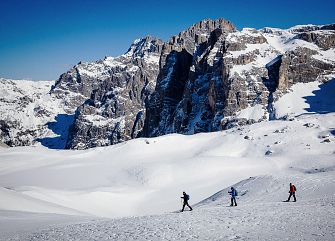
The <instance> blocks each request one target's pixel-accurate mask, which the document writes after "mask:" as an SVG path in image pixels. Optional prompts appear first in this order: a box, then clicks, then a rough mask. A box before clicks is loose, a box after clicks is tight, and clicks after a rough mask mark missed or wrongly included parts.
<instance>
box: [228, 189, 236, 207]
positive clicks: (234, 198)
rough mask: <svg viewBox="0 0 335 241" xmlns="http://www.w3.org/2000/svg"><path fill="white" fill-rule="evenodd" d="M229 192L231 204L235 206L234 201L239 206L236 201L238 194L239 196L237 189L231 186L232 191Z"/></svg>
mask: <svg viewBox="0 0 335 241" xmlns="http://www.w3.org/2000/svg"><path fill="white" fill-rule="evenodd" d="M228 193H229V194H230V196H231V198H230V200H231V204H230V206H234V205H233V203H235V206H237V203H236V196H237V191H236V189H235V188H233V187H231V188H230V191H228Z"/></svg>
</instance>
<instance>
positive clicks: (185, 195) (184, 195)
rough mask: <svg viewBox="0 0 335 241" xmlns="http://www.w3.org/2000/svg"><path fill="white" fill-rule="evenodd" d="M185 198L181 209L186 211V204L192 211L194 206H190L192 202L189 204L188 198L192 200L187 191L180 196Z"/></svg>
mask: <svg viewBox="0 0 335 241" xmlns="http://www.w3.org/2000/svg"><path fill="white" fill-rule="evenodd" d="M180 198H182V199H183V209H182V210H181V212H184V208H185V206H187V207H189V208H190V211H192V210H193V209H192V207H191V206H190V204H188V200H190V196H189V195H188V194H186V192H183V196H182V197H180Z"/></svg>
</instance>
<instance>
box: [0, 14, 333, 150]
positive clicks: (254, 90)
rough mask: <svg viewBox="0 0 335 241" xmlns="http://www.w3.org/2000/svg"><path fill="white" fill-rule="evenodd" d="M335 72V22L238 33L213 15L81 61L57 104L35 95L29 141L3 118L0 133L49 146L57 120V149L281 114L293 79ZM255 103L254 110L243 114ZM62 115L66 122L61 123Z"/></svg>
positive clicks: (62, 85) (64, 81) (61, 85)
mask: <svg viewBox="0 0 335 241" xmlns="http://www.w3.org/2000/svg"><path fill="white" fill-rule="evenodd" d="M334 76H335V24H330V25H300V26H295V27H292V28H290V29H286V30H282V29H277V28H263V29H260V30H256V29H252V28H244V29H242V30H241V31H239V30H237V29H236V28H235V26H234V25H233V24H232V23H231V22H229V21H227V20H224V19H217V20H210V19H206V20H203V21H201V22H199V23H196V24H194V25H193V26H191V27H190V28H188V29H187V30H185V31H183V32H181V33H179V34H178V35H175V36H173V37H171V38H170V39H169V40H168V41H167V42H164V41H162V40H160V39H157V38H154V37H151V36H147V37H145V38H142V39H139V40H136V41H134V43H133V44H132V45H131V46H130V48H129V50H128V51H127V52H126V53H125V54H123V55H121V56H119V57H115V58H114V57H106V58H105V59H103V60H99V61H96V62H93V63H78V64H77V65H75V66H74V67H73V68H71V69H70V70H69V71H67V72H66V73H64V74H62V75H61V76H60V78H59V79H58V80H57V81H56V82H55V84H54V85H53V86H52V87H51V89H50V90H49V91H48V93H45V95H48V96H49V99H48V101H49V102H52V103H55V104H50V105H46V104H45V103H41V101H39V105H38V106H36V104H34V103H36V100H31V101H30V103H31V104H32V105H33V107H34V110H35V109H36V108H37V107H39V109H38V110H40V116H42V117H43V118H44V119H43V118H42V119H43V120H45V123H44V124H43V121H41V124H40V125H38V126H34V127H32V126H29V128H30V129H33V130H30V133H29V135H30V136H29V135H28V134H26V136H25V138H24V140H25V142H22V141H20V138H21V139H22V137H18V135H19V134H18V133H20V132H21V133H23V132H24V130H25V128H26V129H27V128H28V126H27V125H26V126H25V125H23V124H22V123H19V122H20V121H19V120H17V119H16V120H15V122H13V121H11V119H10V117H8V116H7V117H6V118H5V117H1V118H2V119H1V120H0V126H1V133H0V138H1V141H2V142H3V143H6V144H7V145H10V146H15V145H29V144H32V143H34V142H35V141H40V142H42V141H41V140H43V142H42V144H43V143H44V144H45V145H46V146H48V145H49V144H50V143H51V142H48V140H49V139H46V138H50V137H48V135H50V132H48V131H47V129H50V119H52V118H54V119H56V122H52V123H54V125H55V126H57V125H59V126H60V127H59V128H60V129H62V128H63V129H62V130H60V131H59V132H61V133H63V134H61V136H62V137H63V138H62V143H63V144H62V145H61V146H60V147H61V148H69V149H86V148H91V147H96V146H107V145H113V144H116V143H120V142H124V141H127V140H130V139H133V138H137V137H154V136H161V135H165V134H169V133H181V134H195V133H200V132H212V131H219V130H223V129H228V128H231V127H234V126H238V125H245V124H252V123H255V122H259V121H264V120H272V119H276V113H275V109H274V108H273V105H272V104H273V102H274V101H276V100H277V99H278V98H279V97H280V96H282V95H284V94H285V93H286V92H288V90H289V88H290V87H291V86H292V85H293V84H295V83H305V82H312V81H321V82H326V81H329V80H331V79H333V78H334ZM0 83H1V84H2V85H5V84H6V85H8V81H7V82H6V81H5V80H2V82H0ZM12 83H14V84H13V86H14V85H19V83H18V82H13V81H12ZM41 98H42V97H38V98H37V99H39V100H40V99H41ZM0 101H1V102H2V103H7V102H8V101H7V100H6V98H1V99H0ZM6 101H7V102H6ZM18 104H20V103H18ZM54 105H57V110H55V108H51V107H50V106H54ZM256 106H257V107H258V111H257V113H258V114H257V115H249V116H245V115H243V116H242V115H240V113H241V111H243V110H246V109H250V110H251V111H249V112H252V108H255V107H256ZM41 108H42V110H43V111H41ZM48 108H49V109H48ZM50 108H51V109H52V110H50ZM22 111H23V110H22ZM60 114H62V115H63V117H67V118H65V119H66V120H67V121H65V122H63V123H61V122H59V121H58V122H57V117H58V120H60V119H61V118H60V116H59V115H60ZM46 116H48V118H46ZM34 118H39V117H36V116H35V117H34ZM63 119H64V118H63ZM18 126H19V127H18ZM61 126H63V127H61ZM64 126H65V127H66V128H65V127H64ZM18 128H19V129H20V131H14V130H16V129H18ZM34 128H35V129H34ZM54 129H57V128H54ZM32 132H33V134H32ZM53 133H54V134H55V133H56V134H59V133H57V132H56V131H54V130H53ZM51 139H52V138H51ZM48 143H49V144H48ZM52 145H54V144H52Z"/></svg>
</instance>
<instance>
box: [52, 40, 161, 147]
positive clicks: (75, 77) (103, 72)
mask: <svg viewBox="0 0 335 241" xmlns="http://www.w3.org/2000/svg"><path fill="white" fill-rule="evenodd" d="M162 45H163V42H162V41H161V40H159V39H155V38H152V37H146V38H143V39H139V40H136V41H135V42H134V43H133V44H132V46H131V47H130V49H129V50H128V51H127V53H126V54H124V55H121V56H119V57H117V58H112V57H108V58H105V59H104V60H102V61H97V62H95V63H79V64H78V65H76V66H75V67H74V68H73V69H71V70H70V71H68V72H67V73H65V74H63V75H62V76H61V77H60V79H59V80H58V82H57V83H56V85H55V87H54V88H53V90H52V92H53V93H57V94H58V95H60V96H61V95H64V94H65V93H66V92H72V93H79V94H80V95H79V98H78V102H76V103H72V104H74V105H78V104H79V107H78V109H77V111H76V113H75V121H74V124H73V125H72V127H71V129H70V133H69V138H68V141H67V144H66V147H67V148H73V149H84V148H89V147H94V146H105V145H112V144H115V143H119V142H122V141H126V140H129V139H131V138H135V137H136V136H138V133H139V132H140V131H141V129H142V126H143V122H144V117H145V108H144V101H145V99H146V98H147V97H148V96H149V95H150V94H151V93H152V91H153V90H154V86H155V81H156V78H157V75H158V70H159V58H160V54H161V51H162Z"/></svg>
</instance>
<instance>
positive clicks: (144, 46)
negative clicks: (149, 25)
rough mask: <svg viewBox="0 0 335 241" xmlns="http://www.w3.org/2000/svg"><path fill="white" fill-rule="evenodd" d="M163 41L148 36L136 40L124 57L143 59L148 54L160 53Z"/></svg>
mask: <svg viewBox="0 0 335 241" xmlns="http://www.w3.org/2000/svg"><path fill="white" fill-rule="evenodd" d="M163 43H164V42H163V40H161V39H159V38H156V37H152V36H150V35H148V36H145V37H144V38H140V39H136V40H135V41H134V42H133V43H132V44H131V46H130V48H129V49H128V51H127V52H126V53H125V55H126V56H132V57H143V56H144V55H145V54H148V53H160V52H161V47H162V45H163Z"/></svg>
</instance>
